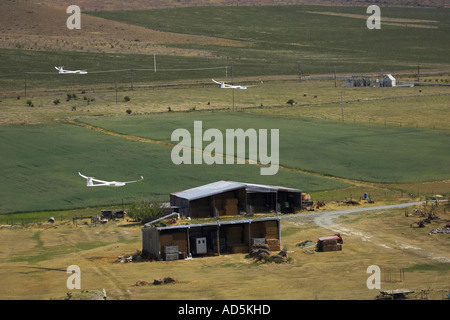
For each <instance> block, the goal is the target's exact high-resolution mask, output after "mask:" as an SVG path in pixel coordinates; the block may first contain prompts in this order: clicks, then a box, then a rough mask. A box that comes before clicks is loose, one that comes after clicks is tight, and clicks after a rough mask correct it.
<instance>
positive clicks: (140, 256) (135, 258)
mask: <svg viewBox="0 0 450 320" xmlns="http://www.w3.org/2000/svg"><path fill="white" fill-rule="evenodd" d="M156 260H158V259H157V258H156V257H155V256H153V255H151V254H149V253H144V252H142V251H140V250H136V253H135V254H133V255H130V256H118V257H117V261H118V262H120V263H128V262H142V261H156Z"/></svg>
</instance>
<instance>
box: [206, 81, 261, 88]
mask: <svg viewBox="0 0 450 320" xmlns="http://www.w3.org/2000/svg"><path fill="white" fill-rule="evenodd" d="M211 80H212V81H213V82H214V83H217V84H220V87H221V88H222V89H241V90H245V89H247V88H250V87H254V86H234V85H231V84H227V83H226V82H224V81H216V80H214V79H211Z"/></svg>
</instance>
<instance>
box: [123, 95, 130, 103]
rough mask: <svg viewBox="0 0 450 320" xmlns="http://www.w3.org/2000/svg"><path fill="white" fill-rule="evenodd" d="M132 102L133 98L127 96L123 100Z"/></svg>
mask: <svg viewBox="0 0 450 320" xmlns="http://www.w3.org/2000/svg"><path fill="white" fill-rule="evenodd" d="M130 100H131V98H130V97H129V96H125V97H124V98H123V101H125V102H128V101H130Z"/></svg>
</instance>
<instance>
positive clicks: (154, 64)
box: [153, 54, 156, 72]
mask: <svg viewBox="0 0 450 320" xmlns="http://www.w3.org/2000/svg"><path fill="white" fill-rule="evenodd" d="M153 66H154V67H155V72H156V55H155V54H153Z"/></svg>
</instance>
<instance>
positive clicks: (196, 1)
mask: <svg viewBox="0 0 450 320" xmlns="http://www.w3.org/2000/svg"><path fill="white" fill-rule="evenodd" d="M31 2H32V3H40V4H46V5H48V6H55V7H60V8H67V5H68V4H67V1H65V0H46V1H42V0H31ZM302 4H309V5H327V6H335V5H338V6H340V5H345V6H350V5H351V6H355V5H360V6H368V5H371V4H377V5H379V6H412V7H417V6H419V7H444V6H445V7H449V6H450V4H449V2H448V1H446V0H438V1H432V0H359V1H352V0H315V1H313V0H239V1H238V0H154V1H148V0H130V1H126V2H123V1H117V0H115V1H114V0H112V1H102V0H79V1H77V5H78V6H80V8H81V10H86V11H97V10H98V11H117V10H143V9H161V8H180V7H191V6H261V5H302Z"/></svg>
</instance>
